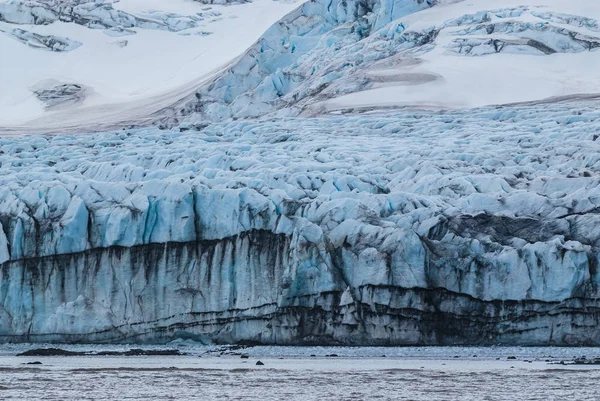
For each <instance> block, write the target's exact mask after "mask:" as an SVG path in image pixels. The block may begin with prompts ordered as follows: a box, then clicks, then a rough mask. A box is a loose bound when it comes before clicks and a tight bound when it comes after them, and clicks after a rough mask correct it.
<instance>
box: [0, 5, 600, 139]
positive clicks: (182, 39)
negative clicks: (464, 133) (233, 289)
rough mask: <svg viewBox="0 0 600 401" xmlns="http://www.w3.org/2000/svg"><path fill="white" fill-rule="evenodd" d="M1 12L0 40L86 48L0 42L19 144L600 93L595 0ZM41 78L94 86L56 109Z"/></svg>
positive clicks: (0, 93) (7, 114) (599, 13)
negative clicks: (66, 136) (146, 129)
mask: <svg viewBox="0 0 600 401" xmlns="http://www.w3.org/2000/svg"><path fill="white" fill-rule="evenodd" d="M79 3H83V4H79ZM73 4H76V5H73ZM2 7H4V9H5V10H8V11H10V12H5V13H4V14H3V15H4V17H3V19H4V20H5V22H2V21H0V29H2V30H3V31H6V32H8V31H11V30H13V29H24V30H26V31H27V32H30V35H34V34H35V35H42V36H43V37H51V36H54V37H57V38H68V39H69V40H72V41H76V43H77V42H78V43H81V44H82V45H81V46H79V47H78V48H76V49H74V50H72V51H69V52H62V53H60V54H57V53H56V52H40V51H38V50H36V49H35V48H33V47H26V46H23V45H22V44H20V43H18V42H17V41H15V40H12V39H11V38H10V37H9V35H1V36H0V45H1V46H2V48H3V49H6V50H5V51H6V52H7V53H8V54H11V55H13V56H12V60H13V62H11V63H5V64H2V65H0V74H1V75H2V76H9V77H11V79H10V80H2V81H0V126H4V127H5V128H4V131H10V132H15V133H19V132H23V131H25V132H32V131H33V132H42V133H46V132H56V133H79V132H84V131H85V132H89V131H94V132H100V131H107V130H111V129H114V128H116V127H118V128H120V127H123V126H125V127H129V126H132V125H142V124H143V125H148V124H151V123H154V124H158V125H163V126H167V127H173V126H176V125H178V124H180V123H182V122H187V123H191V124H196V123H201V122H203V121H207V120H208V121H223V120H227V119H229V118H231V117H234V118H253V117H263V116H270V115H274V116H298V115H304V116H313V115H319V114H323V113H328V112H334V111H355V110H364V109H373V108H395V107H400V106H411V107H418V108H442V109H453V108H470V107H481V106H485V105H494V104H509V103H514V102H524V101H534V100H540V99H545V98H551V97H556V96H571V95H574V94H594V93H600V83H599V82H600V72H599V70H598V68H596V66H597V65H599V64H600V52H598V51H597V48H598V45H599V44H600V32H599V31H600V29H599V23H598V20H600V5H599V4H597V3H594V2H590V1H588V0H573V1H564V0H527V1H516V0H472V1H434V0H427V1H426V0H380V1H379V0H377V1H376V0H352V1H345V0H344V1H340V0H331V1H330V0H311V1H306V2H303V1H298V3H296V4H293V3H291V2H286V1H283V2H278V1H272V0H256V1H254V2H251V3H243V2H240V4H237V3H235V2H234V3H233V4H228V5H208V6H207V5H206V4H202V3H201V2H193V1H184V0H176V1H169V2H167V1H160V0H153V1H151V2H145V1H141V0H122V1H120V2H108V1H96V2H85V1H83V0H77V1H74V0H71V1H69V2H54V1H53V2H40V1H32V0H30V1H24V0H3V2H0V10H2ZM288 13H289V14H288ZM286 14H287V15H286ZM44 24H46V25H44ZM123 38H126V39H123ZM65 40H66V39H65ZM29 42H31V41H29ZM66 48H67V49H72V48H73V46H67V47H66ZM148 66H151V68H148ZM47 80H53V81H58V82H60V83H61V84H62V85H79V86H82V87H86V88H88V89H87V90H86V91H85V96H84V97H83V98H80V99H79V100H78V101H77V102H68V103H64V104H62V105H61V107H60V108H56V107H50V108H49V107H47V104H45V103H44V102H43V101H40V100H39V99H38V98H37V97H36V96H33V94H32V89H31V88H32V87H36V86H38V85H39V84H40V83H41V82H44V81H47ZM74 111H76V112H74ZM9 126H10V130H9V129H8V128H6V127H9Z"/></svg>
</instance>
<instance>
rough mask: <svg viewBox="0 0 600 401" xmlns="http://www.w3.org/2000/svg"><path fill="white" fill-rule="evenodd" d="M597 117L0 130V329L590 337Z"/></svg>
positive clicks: (532, 114) (139, 334) (97, 334)
mask: <svg viewBox="0 0 600 401" xmlns="http://www.w3.org/2000/svg"><path fill="white" fill-rule="evenodd" d="M597 110H598V103H597V102H595V101H593V102H588V103H585V102H582V103H565V104H553V105H539V106H519V107H517V106H514V107H501V108H484V109H478V110H469V111H465V112H461V111H455V112H408V111H406V112H404V113H396V114H374V115H368V114H366V115H357V116H338V117H336V116H329V117H322V118H318V119H297V118H286V119H275V120H260V121H239V122H224V123H215V124H210V125H208V126H206V127H204V128H202V127H192V126H181V127H180V130H179V131H181V132H178V131H176V130H171V131H159V130H157V129H132V130H123V131H119V132H111V133H105V134H94V135H89V136H85V135H83V136H55V137H53V136H48V137H43V136H35V137H21V138H5V139H0V164H1V168H0V223H1V230H0V263H2V264H1V266H0V269H1V270H0V271H1V273H0V295H1V298H0V306H1V307H0V321H1V322H2V325H0V338H2V339H3V340H10V341H154V342H161V341H168V340H172V339H173V338H175V337H181V338H194V339H199V340H202V341H218V342H230V341H242V340H249V341H259V342H264V343H280V344H297V343H361V344H414V343H422V344H445V343H452V342H453V343H481V344H485V343H490V344H495V343H498V342H508V343H519V344H584V343H586V344H600V329H599V327H600V324H599V323H600V315H599V313H598V310H599V309H598V308H599V306H600V305H599V304H598V301H597V299H598V298H599V297H600V289H599V285H600V271H599V270H598V266H599V265H600V253H599V249H600V229H599V227H600V178H599V177H600V138H599V136H598V133H597V132H598V130H599V128H600V112H598V111H597ZM196 129H200V131H197V130H196Z"/></svg>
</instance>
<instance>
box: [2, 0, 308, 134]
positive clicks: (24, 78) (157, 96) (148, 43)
mask: <svg viewBox="0 0 600 401" xmlns="http://www.w3.org/2000/svg"><path fill="white" fill-rule="evenodd" d="M55 3H56V4H55ZM73 4H74V5H75V6H73ZM42 6H43V7H42ZM44 7H45V8H44ZM295 7H296V6H295V5H293V4H292V3H289V2H287V3H286V2H275V1H271V0H256V1H254V2H252V3H247V4H235V5H230V6H223V5H206V4H202V3H200V2H193V1H186V0H176V1H153V2H148V1H141V0H121V1H119V2H112V1H101V2H87V1H82V0H78V1H69V2H63V1H61V2H47V1H40V2H35V1H20V0H3V1H1V2H0V15H1V17H0V48H2V52H3V53H4V54H8V55H10V63H9V62H5V63H2V64H0V76H2V77H3V79H2V80H0V126H25V128H26V127H27V126H39V127H48V128H49V127H52V126H53V125H58V126H59V127H61V125H62V127H65V128H66V127H68V126H69V125H73V124H75V125H76V124H77V123H79V122H81V120H83V121H85V120H91V124H88V125H93V124H94V123H97V124H98V125H101V123H102V122H103V121H104V122H105V123H108V122H111V121H112V120H117V121H119V120H122V119H128V118H131V117H130V115H132V116H134V117H137V118H143V117H145V116H147V115H148V114H150V113H152V112H153V111H156V110H158V109H160V104H164V105H171V104H173V103H174V102H176V101H177V100H178V99H179V98H181V97H184V96H185V95H186V94H190V93H193V91H194V89H196V88H197V87H198V86H199V85H200V83H201V82H202V81H203V80H204V79H206V77H208V76H211V75H213V74H214V73H215V72H217V71H218V70H219V69H221V68H222V67H223V66H224V65H226V64H227V63H229V62H230V61H231V60H233V59H235V58H236V57H237V56H238V55H239V54H240V53H242V52H243V51H244V50H245V49H246V48H247V47H248V46H250V45H251V44H252V43H253V42H254V41H255V40H256V39H257V38H258V37H259V36H260V35H261V34H262V33H263V32H264V30H265V29H267V28H268V27H269V26H270V25H271V24H272V23H274V22H275V21H277V20H278V19H279V18H281V17H282V16H283V15H285V14H286V13H288V12H289V11H291V10H292V9H293V8H295ZM32 10H33V11H32ZM36 10H37V11H36ZM40 10H41V11H40ZM36 13H38V14H43V15H45V19H44V18H41V17H37V16H36ZM16 31H26V32H28V35H39V36H42V37H58V38H64V39H63V40H71V41H75V42H76V43H78V47H77V48H74V47H73V46H70V48H69V51H62V52H57V51H52V50H56V49H52V48H43V47H40V46H35V45H34V43H33V42H31V41H30V42H29V43H23V41H18V40H15V38H16ZM21 36H22V35H21ZM48 50H50V51H48ZM61 85H77V86H79V89H80V90H79V91H78V93H79V95H80V96H78V97H75V98H66V99H65V98H63V99H62V100H63V101H62V102H55V103H54V104H53V103H48V102H46V101H44V98H43V97H40V96H37V95H36V92H39V91H46V93H47V92H48V91H51V90H53V89H54V90H55V91H56V89H55V88H60V86H61ZM165 98H166V99H165ZM123 109H128V110H129V111H123ZM136 109H139V110H138V111H137V112H136V111H134V110H136ZM78 116H80V117H78ZM95 116H97V119H96V118H94V117H95ZM44 117H45V119H44V120H43V122H40V123H39V124H38V123H33V122H32V121H35V120H36V119H38V118H44ZM58 121H60V123H58ZM30 122H31V123H30ZM28 123H29V124H28ZM96 129H98V128H96Z"/></svg>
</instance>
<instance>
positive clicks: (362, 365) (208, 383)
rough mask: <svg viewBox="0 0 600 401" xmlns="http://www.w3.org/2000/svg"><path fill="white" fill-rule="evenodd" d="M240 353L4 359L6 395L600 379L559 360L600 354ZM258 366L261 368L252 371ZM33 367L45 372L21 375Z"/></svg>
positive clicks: (289, 395) (512, 393)
mask: <svg viewBox="0 0 600 401" xmlns="http://www.w3.org/2000/svg"><path fill="white" fill-rule="evenodd" d="M182 351H188V350H187V349H185V348H184V349H182ZM241 352H244V353H246V352H247V353H249V356H250V358H249V359H241V358H240V356H239V355H237V356H234V355H220V353H214V354H212V355H211V354H206V353H203V354H202V357H201V358H198V357H197V356H195V355H194V356H180V357H168V356H167V357H164V356H163V357H130V358H123V357H100V356H95V357H42V358H40V357H38V358H29V357H14V356H3V357H2V358H1V359H0V369H2V377H1V378H0V385H1V386H2V395H3V397H5V398H6V399H45V400H65V399H82V398H83V399H85V398H86V397H87V398H90V399H94V400H114V399H131V400H164V399H169V398H175V399H177V400H196V399H198V394H202V398H203V399H210V400H212V399H222V398H224V399H230V400H247V399H261V400H281V399H286V400H315V401H317V400H340V399H343V400H354V399H356V400H366V399H375V398H376V399H382V400H411V401H414V400H418V401H423V400H431V399H435V400H440V401H455V400H490V401H522V400H539V399H551V400H554V399H557V400H559V399H560V400H564V399H576V400H581V401H595V400H596V399H597V383H598V380H599V379H600V370H598V369H597V367H589V366H568V365H556V364H554V363H556V358H557V357H558V358H560V357H561V356H564V358H565V359H570V358H572V357H573V355H586V356H587V357H592V356H595V355H597V354H598V351H597V349H589V348H588V349H582V348H576V349H574V348H535V349H519V348H459V347H452V348H445V347H444V348H406V347H405V348H402V349H397V348H387V347H386V348H376V347H371V348H340V347H337V348H327V349H323V348H312V349H305V348H303V347H294V348H288V347H276V348H263V347H258V348H249V349H245V350H241ZM325 353H327V354H328V355H331V354H336V355H339V357H325ZM311 354H314V357H310V355H311ZM13 355H14V354H13ZM382 355H387V356H386V357H385V358H384V357H382ZM509 356H512V357H515V358H516V359H515V360H507V357H509ZM497 357H499V358H501V359H500V360H496V358H497ZM257 360H260V361H261V362H263V363H264V365H262V366H256V362H257ZM34 361H37V362H41V363H42V364H41V365H24V364H25V363H29V362H34ZM547 361H551V362H550V363H548V362H547Z"/></svg>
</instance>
